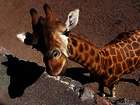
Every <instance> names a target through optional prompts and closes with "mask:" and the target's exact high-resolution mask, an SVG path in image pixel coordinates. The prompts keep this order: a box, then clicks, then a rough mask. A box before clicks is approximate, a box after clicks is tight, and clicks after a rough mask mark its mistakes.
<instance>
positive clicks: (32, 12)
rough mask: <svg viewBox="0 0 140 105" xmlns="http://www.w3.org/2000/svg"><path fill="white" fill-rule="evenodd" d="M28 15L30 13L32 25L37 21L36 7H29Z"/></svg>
mask: <svg viewBox="0 0 140 105" xmlns="http://www.w3.org/2000/svg"><path fill="white" fill-rule="evenodd" d="M30 15H31V19H32V25H33V26H34V25H36V24H37V22H38V14H37V11H36V9H34V8H31V9H30Z"/></svg>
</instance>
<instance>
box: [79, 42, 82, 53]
mask: <svg viewBox="0 0 140 105" xmlns="http://www.w3.org/2000/svg"><path fill="white" fill-rule="evenodd" d="M79 51H80V52H83V45H82V44H80V45H79Z"/></svg>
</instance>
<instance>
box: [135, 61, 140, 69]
mask: <svg viewBox="0 0 140 105" xmlns="http://www.w3.org/2000/svg"><path fill="white" fill-rule="evenodd" d="M139 67H140V59H139V60H138V61H137V63H136V68H139Z"/></svg>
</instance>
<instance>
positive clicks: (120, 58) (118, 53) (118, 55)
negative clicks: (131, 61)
mask: <svg viewBox="0 0 140 105" xmlns="http://www.w3.org/2000/svg"><path fill="white" fill-rule="evenodd" d="M117 58H118V61H119V62H121V61H122V60H123V59H122V56H121V53H120V51H119V50H117Z"/></svg>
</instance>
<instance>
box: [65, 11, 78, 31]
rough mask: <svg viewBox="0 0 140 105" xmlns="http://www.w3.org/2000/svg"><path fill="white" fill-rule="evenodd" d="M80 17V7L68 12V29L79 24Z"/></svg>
mask: <svg viewBox="0 0 140 105" xmlns="http://www.w3.org/2000/svg"><path fill="white" fill-rule="evenodd" d="M78 19H79V9H75V10H73V11H71V12H70V13H69V14H68V18H67V20H66V23H65V25H66V29H67V31H70V30H71V29H72V28H74V27H75V26H76V25H77V23H78Z"/></svg>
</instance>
